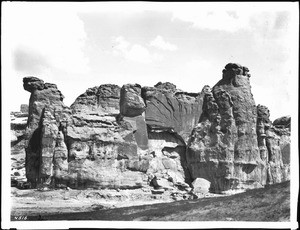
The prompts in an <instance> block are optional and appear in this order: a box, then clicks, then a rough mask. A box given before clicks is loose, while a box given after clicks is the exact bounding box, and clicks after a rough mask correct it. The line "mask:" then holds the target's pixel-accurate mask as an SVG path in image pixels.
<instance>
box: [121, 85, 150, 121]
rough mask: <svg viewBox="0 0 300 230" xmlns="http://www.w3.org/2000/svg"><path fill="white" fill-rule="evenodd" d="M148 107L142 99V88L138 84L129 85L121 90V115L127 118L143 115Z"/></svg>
mask: <svg viewBox="0 0 300 230" xmlns="http://www.w3.org/2000/svg"><path fill="white" fill-rule="evenodd" d="M145 109H146V105H145V103H144V100H143V98H142V97H141V86H140V85H138V84H134V85H132V84H127V85H123V86H122V88H121V97H120V113H121V114H122V115H123V116H127V117H136V116H139V115H142V113H143V112H144V111H145Z"/></svg>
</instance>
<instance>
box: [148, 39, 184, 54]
mask: <svg viewBox="0 0 300 230" xmlns="http://www.w3.org/2000/svg"><path fill="white" fill-rule="evenodd" d="M150 46H153V47H155V48H158V49H161V50H168V51H175V50H177V48H178V47H177V46H176V45H174V44H171V43H169V42H166V41H165V40H164V39H163V37H162V36H160V35H158V36H157V37H156V38H155V39H154V40H153V41H151V42H150Z"/></svg>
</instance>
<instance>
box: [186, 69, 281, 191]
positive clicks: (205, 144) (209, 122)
mask: <svg viewBox="0 0 300 230" xmlns="http://www.w3.org/2000/svg"><path fill="white" fill-rule="evenodd" d="M248 72H249V70H248V68H247V67H243V66H241V65H239V64H233V63H229V64H227V65H226V66H225V69H224V70H223V78H222V79H221V80H220V81H219V82H218V83H217V84H216V85H215V86H214V87H213V88H212V90H211V91H209V90H208V91H207V92H206V94H205V96H204V103H203V113H202V115H201V118H200V122H199V124H198V125H197V126H196V127H195V129H194V130H193V132H192V135H191V139H190V143H189V145H188V151H187V161H188V167H189V170H190V173H191V176H192V179H196V178H204V179H206V180H208V181H210V182H211V190H212V191H215V192H216V191H217V192H218V191H226V190H229V189H240V188H254V187H261V186H263V185H265V184H266V183H278V182H281V181H284V180H286V176H283V174H284V172H283V171H284V169H283V166H282V159H281V151H280V147H279V145H278V136H276V135H275V133H274V130H273V129H269V127H270V121H269V111H268V110H267V108H265V107H262V106H258V107H257V108H256V105H255V102H254V99H253V96H252V94H251V86H250V81H249V78H250V75H249V74H248ZM265 133H267V134H265Z"/></svg>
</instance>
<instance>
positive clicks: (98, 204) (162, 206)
mask: <svg viewBox="0 0 300 230" xmlns="http://www.w3.org/2000/svg"><path fill="white" fill-rule="evenodd" d="M142 194H144V195H142ZM12 198H13V204H12V212H11V220H12V221H13V220H15V221H17V220H18V218H23V219H24V218H25V219H26V220H119V221H121V220H123V221H124V220H125V221H289V218H290V182H289V181H287V182H284V183H280V184H275V185H270V186H266V187H265V188H260V189H253V190H248V191H246V192H243V193H238V194H234V195H228V194H227V195H221V194H206V195H203V196H202V197H199V198H198V199H193V200H184V199H182V200H178V201H174V200H173V199H171V198H170V197H168V196H167V194H165V195H153V194H151V192H150V191H148V192H147V191H139V190H118V191H117V190H62V189H59V190H52V191H51V190H50V191H37V190H35V189H28V190H19V189H17V188H12Z"/></svg>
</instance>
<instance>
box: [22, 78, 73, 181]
mask: <svg viewBox="0 0 300 230" xmlns="http://www.w3.org/2000/svg"><path fill="white" fill-rule="evenodd" d="M23 83H24V84H23V86H24V89H25V90H27V91H29V92H30V93H31V95H30V99H29V112H28V120H27V128H26V133H25V140H26V144H25V151H26V164H25V165H26V177H27V180H28V182H30V183H31V184H32V186H36V185H37V184H38V183H40V182H44V181H49V178H50V179H51V176H52V166H53V165H52V164H53V162H52V158H53V151H54V147H55V145H56V136H57V132H58V130H64V129H65V128H66V125H67V123H68V117H69V115H70V111H69V109H68V108H67V107H66V106H65V105H64V103H63V98H64V97H63V95H62V93H61V92H60V91H59V90H58V89H57V86H56V85H55V84H51V83H44V82H43V81H42V80H40V79H38V78H36V77H26V78H24V79H23Z"/></svg>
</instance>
